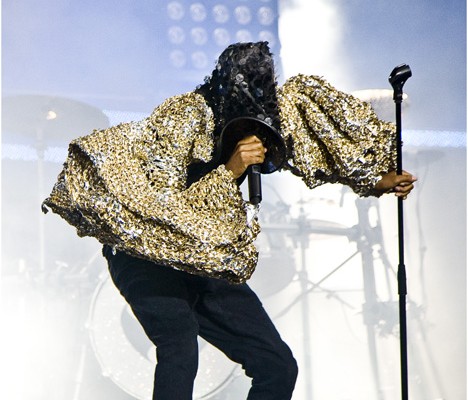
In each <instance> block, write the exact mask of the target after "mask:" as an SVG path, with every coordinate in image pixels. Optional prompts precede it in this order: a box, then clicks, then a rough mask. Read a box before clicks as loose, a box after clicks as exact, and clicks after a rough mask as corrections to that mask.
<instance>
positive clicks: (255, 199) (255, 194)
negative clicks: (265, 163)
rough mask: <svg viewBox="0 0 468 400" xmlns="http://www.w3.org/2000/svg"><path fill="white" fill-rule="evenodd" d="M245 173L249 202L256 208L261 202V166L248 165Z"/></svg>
mask: <svg viewBox="0 0 468 400" xmlns="http://www.w3.org/2000/svg"><path fill="white" fill-rule="evenodd" d="M247 171H248V172H247V173H248V179H249V200H250V202H251V203H252V204H253V205H254V206H256V205H257V204H259V203H260V202H261V201H262V178H261V174H262V170H261V165H260V164H253V165H249V167H248V169H247Z"/></svg>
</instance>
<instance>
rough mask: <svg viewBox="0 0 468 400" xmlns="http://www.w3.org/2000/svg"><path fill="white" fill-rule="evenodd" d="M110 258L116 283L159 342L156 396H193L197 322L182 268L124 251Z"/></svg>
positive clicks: (188, 399) (165, 399)
mask: <svg viewBox="0 0 468 400" xmlns="http://www.w3.org/2000/svg"><path fill="white" fill-rule="evenodd" d="M106 258H107V259H108V263H109V271H110V273H111V276H112V279H113V281H114V283H115V285H116V286H117V287H118V288H119V290H120V292H121V293H122V295H123V296H124V297H125V299H126V300H127V302H128V303H129V304H130V306H131V308H132V310H133V312H134V314H135V316H136V317H137V319H138V320H139V322H140V323H141V325H142V326H143V328H144V330H145V332H146V334H147V335H148V337H149V338H150V339H151V341H152V342H153V343H154V344H155V345H156V355H157V365H156V371H155V380H154V393H153V400H175V399H177V400H192V392H193V383H194V379H195V376H196V373H197V368H198V343H197V335H198V322H197V320H196V318H195V316H194V313H193V311H192V304H193V301H194V300H195V299H194V298H193V296H192V295H191V294H190V293H189V291H188V290H187V287H186V285H185V282H184V279H183V275H184V274H183V273H180V272H179V271H176V270H173V269H171V268H167V267H163V266H159V265H156V264H154V263H151V262H148V261H144V260H141V259H137V258H134V257H130V256H128V255H126V254H124V253H120V252H119V253H117V254H116V255H115V256H112V255H109V254H107V256H106Z"/></svg>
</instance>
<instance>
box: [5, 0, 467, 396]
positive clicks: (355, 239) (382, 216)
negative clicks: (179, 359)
mask: <svg viewBox="0 0 468 400" xmlns="http://www.w3.org/2000/svg"><path fill="white" fill-rule="evenodd" d="M173 3H177V2H174V1H171V2H170V1H167V2H162V1H158V2H153V1H140V2H131V1H121V2H118V4H116V3H115V2H107V1H103V2H99V3H98V4H95V2H92V1H82V2H79V3H76V4H72V3H71V2H69V1H67V0H53V1H47V2H45V1H25V2H21V3H18V2H14V1H4V2H3V4H2V17H3V26H2V43H3V46H2V52H3V57H2V76H3V80H2V92H3V104H7V103H8V102H9V101H10V102H11V99H12V98H13V97H14V96H25V97H27V98H29V99H43V100H44V99H46V100H47V101H50V100H51V99H53V100H54V101H58V102H59V104H60V105H62V106H63V105H64V104H65V103H66V102H67V101H71V102H73V104H74V106H73V107H70V108H67V112H68V110H71V111H70V112H69V114H68V115H66V117H67V119H66V121H65V122H66V125H65V126H61V127H59V128H57V129H55V130H53V131H44V130H43V129H42V128H43V126H42V125H41V124H42V123H43V121H39V120H34V119H31V117H30V116H28V115H27V114H26V113H23V112H22V110H21V107H20V108H19V109H16V111H15V112H14V113H13V115H5V113H4V114H3V115H2V119H3V121H4V125H3V129H2V280H1V301H2V303H1V310H2V317H1V323H2V329H1V334H0V335H1V340H0V343H1V346H2V348H1V354H2V356H1V357H0V358H1V361H0V362H1V365H2V370H1V373H0V380H1V381H0V382H1V383H0V397H1V398H7V399H11V400H33V399H41V400H42V399H48V400H53V399H60V400H63V399H73V400H79V399H108V398H112V399H115V400H119V399H122V400H129V399H134V398H135V399H146V398H147V396H148V393H149V392H150V390H151V381H152V377H151V374H152V365H153V362H154V360H153V357H154V349H153V348H152V347H151V346H150V345H149V343H148V342H147V341H146V339H145V338H144V336H143V334H142V332H141V330H140V328H139V326H138V325H137V324H136V322H135V321H134V319H133V318H132V316H131V315H130V314H129V313H128V309H127V308H126V307H125V305H124V303H123V302H122V301H121V299H120V298H119V297H118V295H117V293H116V291H115V289H114V288H113V287H112V286H111V285H110V284H109V281H108V278H107V271H106V266H105V263H104V260H103V259H102V257H101V256H100V246H99V244H98V243H96V241H95V240H94V239H91V238H84V239H83V238H82V239H80V238H78V237H77V236H76V235H75V232H74V229H73V228H71V227H70V226H68V225H67V224H66V223H65V222H64V221H62V220H61V219H60V218H59V217H57V216H55V215H50V214H49V215H43V214H42V213H41V212H40V201H41V200H42V199H43V198H44V197H45V196H46V195H47V193H48V192H49V191H50V189H51V187H52V185H53V183H54V182H55V179H56V176H57V174H58V172H59V171H60V169H61V163H62V162H63V161H64V158H65V156H66V145H67V143H68V141H69V140H70V139H71V138H73V137H75V136H78V135H81V134H86V133H89V132H90V130H91V129H92V128H98V127H100V126H99V125H101V126H105V125H109V124H110V125H113V124H116V123H118V122H121V121H127V120H132V119H138V118H140V117H143V116H145V115H146V114H147V113H148V112H150V111H151V109H152V108H153V107H154V106H156V105H157V104H158V103H159V102H160V101H161V100H162V99H164V98H165V97H167V96H168V95H170V94H176V93H178V92H180V91H185V90H191V89H193V88H194V86H195V85H196V84H198V83H201V82H202V80H203V76H204V75H206V74H207V73H209V71H210V70H211V69H212V67H213V62H214V57H215V55H214V54H215V52H216V50H217V49H218V47H216V46H211V47H210V46H208V45H207V46H206V48H210V49H211V50H210V51H211V52H212V53H210V57H211V58H212V59H213V61H212V62H211V61H210V62H209V63H208V64H206V65H205V66H202V67H198V68H195V67H193V68H188V67H187V68H186V69H182V70H181V71H182V72H180V71H179V72H177V71H178V70H176V69H174V70H173V71H170V72H171V73H172V75H167V74H168V72H167V70H165V68H168V67H167V64H164V62H163V61H164V60H165V59H164V57H166V55H167V54H169V50H168V49H169V48H170V44H169V42H167V40H166V39H167V37H166V33H165V32H166V31H165V30H166V29H167V28H168V27H170V25H171V24H169V23H168V20H169V17H168V15H169V14H168V13H167V9H168V5H170V4H172V6H173V5H174V4H173ZM181 3H182V5H183V6H184V7H186V9H187V10H188V7H189V5H190V4H191V3H190V2H187V1H182V2H181ZM193 3H194V4H203V5H205V6H206V7H207V8H209V7H215V6H217V5H218V6H219V5H224V6H225V7H227V9H228V11H229V10H230V8H229V7H234V5H233V2H224V3H223V2H221V1H218V2H217V1H205V2H193ZM235 4H236V6H246V5H248V4H253V2H250V3H247V2H245V1H242V0H237V1H236V2H235ZM255 5H256V6H257V7H258V8H260V7H267V6H268V7H271V8H272V9H273V10H275V12H276V11H277V12H278V15H276V14H275V16H276V17H278V19H275V20H274V21H275V23H277V29H278V30H277V31H275V26H276V25H274V24H270V25H268V23H267V20H260V19H258V18H257V19H253V20H252V21H253V22H251V23H250V25H249V27H250V28H251V30H252V32H256V33H255V35H258V36H255V37H254V38H255V39H257V38H259V37H260V35H266V33H265V32H264V31H268V30H270V31H271V32H274V33H275V34H276V35H277V36H274V37H272V40H276V43H275V46H276V47H274V50H275V53H276V56H277V64H278V70H279V71H280V72H281V75H280V76H279V80H280V81H283V80H284V79H285V78H286V77H288V76H291V75H293V74H295V73H298V72H303V73H312V74H318V75H323V76H325V77H326V78H327V79H328V80H329V81H330V82H332V83H333V84H335V85H336V86H337V87H339V88H340V89H342V90H346V91H349V92H352V91H357V90H363V89H389V88H390V87H389V84H388V82H387V77H388V74H389V72H390V71H391V70H392V69H393V67H395V66H396V65H398V64H400V63H403V62H404V63H408V64H409V65H410V66H411V68H412V70H413V75H414V76H413V77H412V78H411V79H410V80H409V81H408V82H407V84H406V86H405V91H406V92H407V94H408V99H407V100H406V101H405V108H404V115H403V125H404V143H405V153H404V164H405V169H408V170H410V171H411V172H413V173H414V174H415V175H417V176H418V178H419V181H418V183H417V189H416V191H415V193H414V194H412V196H411V198H410V199H408V200H407V201H406V202H405V228H406V230H405V234H406V265H407V271H408V292H409V296H408V341H409V353H408V357H409V380H410V397H411V398H412V399H414V400H427V399H429V400H436V399H450V400H452V399H454V400H458V399H460V400H461V399H463V398H465V397H466V268H465V267H466V232H465V228H466V223H465V222H466V145H465V140H466V135H465V132H466V115H465V113H466V83H465V78H466V76H465V74H466V36H465V32H466V29H465V25H466V18H465V15H466V12H465V4H464V2H463V1H455V0H454V1H446V2H444V3H443V4H441V3H439V2H436V1H427V0H426V1H423V0H418V1H414V2H411V3H408V2H405V1H403V0H397V1H394V2H391V3H388V2H382V1H370V0H356V1H353V2H349V1H338V0H335V1H319V0H316V1H305V0H302V1H300V0H290V1H287V0H282V1H280V2H279V3H276V2H274V1H269V0H259V1H258V2H256V3H255ZM197 15H198V14H197ZM217 15H218V16H219V15H223V14H219V13H218V14H217ZM232 15H234V14H232ZM263 15H264V16H265V15H267V14H263ZM181 18H182V17H181ZM232 18H234V17H233V16H232ZM232 18H231V22H232ZM181 21H183V19H182V20H181ZM260 21H263V22H260ZM227 23H228V22H226V24H227ZM181 26H183V24H182V25H181ZM262 32H263V33H262ZM275 38H276V39H275ZM186 42H189V40H188V39H187V40H186ZM187 46H188V44H187ZM188 47H190V46H188ZM202 47H203V46H202ZM197 60H200V58H197ZM165 74H166V75H165ZM182 75H183V76H184V77H183V78H182ZM171 77H172V78H174V79H173V81H171ZM166 78H167V79H166ZM38 96H39V97H38ZM23 98H24V97H23ZM48 104H50V103H47V102H46V103H45V105H44V107H45V108H44V110H48V108H47V107H48ZM5 107H6V106H5ZM392 107H393V104H392V102H391V101H388V99H384V101H383V102H381V103H379V112H381V113H382V115H384V114H385V115H386V116H388V115H389V116H392V112H393V108H392ZM4 109H5V108H4ZM44 110H42V112H44ZM12 120H13V121H14V124H16V125H14V126H16V127H17V129H16V130H15V129H13V128H11V125H8V124H7V123H9V122H8V121H12ZM263 182H264V201H263V204H262V211H261V219H262V225H263V232H262V234H261V237H260V239H259V242H258V245H259V248H260V251H261V259H260V263H259V266H258V269H257V271H256V273H255V275H254V277H253V279H252V286H253V287H254V288H255V289H256V291H257V292H258V293H259V295H260V296H261V298H262V300H263V302H264V304H265V307H266V308H267V309H268V311H269V312H270V314H271V316H272V318H273V320H274V321H275V323H276V325H277V326H278V329H279V330H280V332H281V334H282V336H283V337H284V339H285V340H286V341H287V342H288V343H289V344H290V346H291V347H292V349H293V351H294V354H295V356H296V358H297V360H298V362H299V367H300V374H299V378H298V383H297V388H296V391H295V394H294V400H312V399H330V400H363V399H368V400H375V399H382V400H387V399H395V398H398V397H399V388H400V386H399V385H400V380H399V373H400V369H399V344H398V316H397V314H396V308H395V302H396V301H397V288H396V278H395V270H396V268H397V236H396V200H395V198H394V197H392V196H386V197H384V198H381V199H379V200H375V199H360V200H357V198H356V196H355V195H354V194H353V193H351V192H350V191H349V190H348V189H346V188H343V187H341V186H339V185H327V186H324V187H321V188H318V189H315V190H313V191H310V190H308V189H306V187H305V186H304V185H303V184H302V183H301V182H300V181H298V180H297V179H296V178H294V177H292V176H290V175H289V174H287V173H277V174H273V175H271V176H267V177H265V178H264V181H263ZM200 349H201V350H200V356H201V360H202V361H201V368H200V374H199V377H198V378H197V386H196V393H195V397H196V398H199V399H201V398H203V399H208V398H209V399H215V400H229V399H231V400H237V399H242V398H245V393H246V391H247V390H248V381H247V380H246V378H245V377H243V376H242V374H241V371H240V370H239V369H238V368H235V367H234V366H233V365H231V364H229V363H228V362H227V360H226V359H225V357H224V356H222V355H221V354H219V353H217V352H216V351H215V350H214V349H212V348H211V347H210V346H208V345H206V344H204V343H201V347H200Z"/></svg>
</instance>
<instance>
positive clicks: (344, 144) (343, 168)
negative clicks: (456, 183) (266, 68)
mask: <svg viewBox="0 0 468 400" xmlns="http://www.w3.org/2000/svg"><path fill="white" fill-rule="evenodd" d="M278 100H279V106H280V107H279V108H280V115H281V130H282V133H283V135H284V139H285V141H286V143H287V144H288V161H287V163H286V165H285V168H286V169H289V170H291V172H292V173H294V174H295V175H298V176H300V177H301V178H302V179H303V181H304V182H305V183H306V185H307V186H309V187H310V188H313V187H316V186H318V185H321V184H324V183H342V184H344V185H347V186H349V187H351V188H352V189H353V190H354V191H355V192H356V193H357V194H359V195H360V196H370V195H372V196H380V195H382V194H383V193H385V192H387V191H389V190H393V191H395V192H396V193H399V194H401V195H402V196H403V197H405V196H406V195H407V194H408V193H409V191H411V189H412V185H413V182H414V178H410V177H408V176H407V175H403V176H399V177H397V176H396V175H395V174H394V173H392V172H391V171H394V170H395V169H396V168H395V167H396V165H395V164H396V140H395V126H394V124H392V123H390V122H386V121H382V120H380V119H379V118H378V117H377V115H376V114H375V112H374V111H373V110H372V108H371V106H370V105H369V104H367V103H365V102H362V101H360V100H359V99H357V98H355V97H353V96H351V95H349V94H346V93H343V92H340V91H339V90H337V89H335V88H334V87H333V86H331V85H330V84H329V83H328V82H326V81H325V80H324V79H322V78H320V77H315V76H305V75H298V76H295V77H293V78H291V79H289V80H288V81H287V82H286V83H285V84H284V85H283V86H282V87H281V88H280V89H279V91H278Z"/></svg>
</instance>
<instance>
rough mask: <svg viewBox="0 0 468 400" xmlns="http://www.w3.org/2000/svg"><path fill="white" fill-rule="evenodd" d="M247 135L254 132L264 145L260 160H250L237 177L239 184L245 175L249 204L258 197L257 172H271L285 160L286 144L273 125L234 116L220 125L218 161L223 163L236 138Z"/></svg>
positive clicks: (230, 151) (260, 190)
mask: <svg viewBox="0 0 468 400" xmlns="http://www.w3.org/2000/svg"><path fill="white" fill-rule="evenodd" d="M249 135H255V136H257V137H258V138H259V139H260V140H261V141H262V143H263V145H264V146H265V147H266V148H267V150H268V151H267V152H266V153H265V160H264V161H263V163H262V164H253V165H249V166H248V167H247V170H246V171H245V173H244V174H242V176H241V177H240V178H238V179H237V183H238V185H240V184H241V183H242V182H243V181H244V179H245V177H246V176H248V180H249V182H248V184H249V200H250V202H251V203H252V204H253V205H258V204H259V203H260V202H261V201H262V183H261V176H260V175H261V174H271V173H272V172H275V171H276V170H278V169H279V168H281V166H282V165H283V163H284V161H285V160H286V145H285V143H284V140H283V138H282V137H281V135H280V134H279V133H278V132H277V131H276V129H275V128H274V127H273V126H271V125H269V124H267V123H266V122H265V121H263V120H260V119H258V118H254V117H238V118H234V119H232V120H231V121H229V122H228V123H227V124H226V125H225V127H224V128H223V130H222V132H221V135H220V137H219V139H218V144H217V155H216V156H215V159H216V160H217V161H216V162H217V163H218V164H225V163H226V162H227V161H228V160H229V157H230V156H231V154H232V153H233V151H234V149H235V148H236V145H237V143H238V142H239V140H241V139H243V138H244V137H247V136H249Z"/></svg>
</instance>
